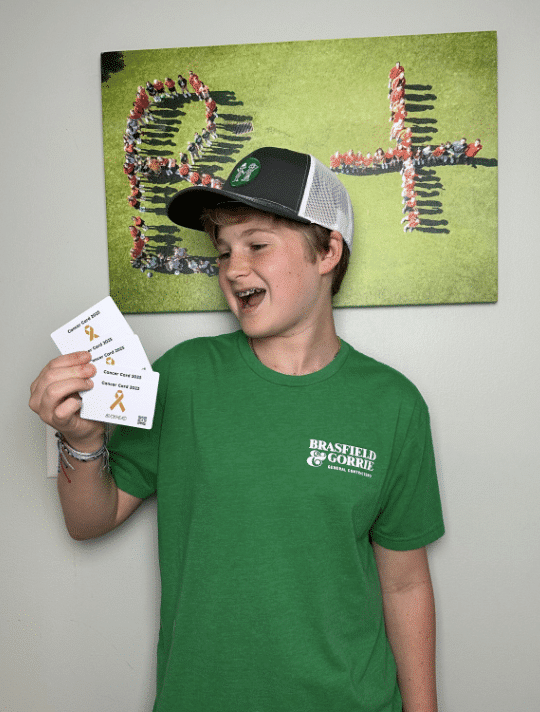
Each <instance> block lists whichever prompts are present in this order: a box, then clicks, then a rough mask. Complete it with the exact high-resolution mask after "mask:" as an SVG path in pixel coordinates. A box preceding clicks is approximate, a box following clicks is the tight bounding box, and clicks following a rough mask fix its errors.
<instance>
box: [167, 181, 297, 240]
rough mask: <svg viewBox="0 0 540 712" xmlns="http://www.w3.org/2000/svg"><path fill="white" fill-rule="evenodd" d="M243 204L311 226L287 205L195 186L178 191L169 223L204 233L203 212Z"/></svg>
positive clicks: (170, 210)
mask: <svg viewBox="0 0 540 712" xmlns="http://www.w3.org/2000/svg"><path fill="white" fill-rule="evenodd" d="M227 203H240V204H242V205H248V206H249V207H251V208H255V209H256V210H262V211H264V212H267V213H272V214H273V215H280V216H281V217H283V218H289V219H290V220H294V221H295V222H301V223H305V224H309V222H310V221H309V220H306V219H305V218H301V217H299V216H298V214H297V213H296V212H294V211H293V210H289V209H288V208H286V207H284V206H283V205H278V204H276V203H274V202H272V201H270V200H263V199H261V198H250V197H248V196H244V195H238V193H236V192H232V191H231V192H229V191H227V190H226V189H222V188H208V187H206V186H197V185H195V186H193V187H190V188H185V189H184V190H181V191H180V192H178V193H177V194H176V195H175V196H173V198H172V199H171V201H170V202H169V204H168V206H167V215H168V217H169V220H171V221H172V222H173V223H176V224H177V225H181V226H182V227H187V228H189V229H191V230H199V231H201V232H204V227H203V224H202V221H201V216H202V213H203V210H205V209H212V208H216V207H217V206H218V205H220V204H227Z"/></svg>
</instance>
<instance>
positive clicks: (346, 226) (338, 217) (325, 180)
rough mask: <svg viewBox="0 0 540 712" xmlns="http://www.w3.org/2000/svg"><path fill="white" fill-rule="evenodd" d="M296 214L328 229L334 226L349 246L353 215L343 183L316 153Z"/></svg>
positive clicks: (352, 231)
mask: <svg viewBox="0 0 540 712" xmlns="http://www.w3.org/2000/svg"><path fill="white" fill-rule="evenodd" d="M299 216H300V217H302V218H306V220H309V221H310V222H313V223H317V224H318V225H322V226H323V227H327V228H328V229H329V230H337V231H338V232H340V233H341V235H342V236H343V239H344V240H345V242H346V243H347V245H348V246H349V250H351V249H352V239H353V233H354V215H353V209H352V203H351V199H350V198H349V194H348V193H347V190H346V188H345V186H344V185H343V183H342V182H341V181H340V180H339V178H338V177H337V176H336V175H335V173H332V171H331V170H330V169H329V168H327V167H326V166H325V165H324V164H322V163H321V162H320V161H319V160H318V159H317V158H315V156H311V168H310V172H309V176H308V180H307V184H306V190H305V193H304V199H303V200H302V205H301V206H300V210H299Z"/></svg>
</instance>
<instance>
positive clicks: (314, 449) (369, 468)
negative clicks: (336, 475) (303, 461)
mask: <svg viewBox="0 0 540 712" xmlns="http://www.w3.org/2000/svg"><path fill="white" fill-rule="evenodd" d="M309 447H310V452H309V457H308V458H307V464H308V465H311V467H320V466H321V465H322V463H323V462H324V461H325V460H326V461H327V467H328V469H329V470H341V471H342V472H353V473H355V474H358V475H364V477H371V473H372V472H373V469H374V466H375V460H376V459H377V454H376V453H375V452H373V450H367V449H366V448H364V447H357V446H356V445H347V444H346V443H331V442H327V441H326V440H314V439H311V440H310V441H309ZM327 453H328V454H327Z"/></svg>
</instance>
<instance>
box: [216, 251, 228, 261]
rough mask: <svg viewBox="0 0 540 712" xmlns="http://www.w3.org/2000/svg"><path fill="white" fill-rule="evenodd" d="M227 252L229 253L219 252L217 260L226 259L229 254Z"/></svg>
mask: <svg viewBox="0 0 540 712" xmlns="http://www.w3.org/2000/svg"><path fill="white" fill-rule="evenodd" d="M229 254H230V253H229V252H221V253H220V254H219V255H218V258H217V259H218V262H223V260H226V259H227V257H228V256H229Z"/></svg>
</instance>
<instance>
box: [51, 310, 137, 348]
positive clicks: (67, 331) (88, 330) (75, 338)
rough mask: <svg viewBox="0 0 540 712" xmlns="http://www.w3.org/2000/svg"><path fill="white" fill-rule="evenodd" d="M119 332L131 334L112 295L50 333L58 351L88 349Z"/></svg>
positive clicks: (117, 334)
mask: <svg viewBox="0 0 540 712" xmlns="http://www.w3.org/2000/svg"><path fill="white" fill-rule="evenodd" d="M120 334H133V330H132V329H131V327H130V326H129V324H128V323H127V321H126V320H125V319H124V316H123V314H122V312H121V311H120V309H118V307H117V306H116V304H115V303H114V301H113V299H112V297H105V299H102V300H101V301H100V302H98V303H97V304H94V306H93V307H90V309H86V310H85V311H84V312H83V313H82V314H79V316H77V317H75V319H72V320H71V321H68V323H67V324H64V326H61V327H60V328H59V329H57V330H56V331H53V333H52V334H51V337H52V340H53V341H54V343H55V344H56V346H57V347H58V349H59V351H60V353H62V354H69V353H73V352H74V351H89V350H90V349H91V348H93V347H97V346H99V345H100V343H102V342H103V341H104V340H105V339H109V338H110V337H113V336H119V335H120Z"/></svg>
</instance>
